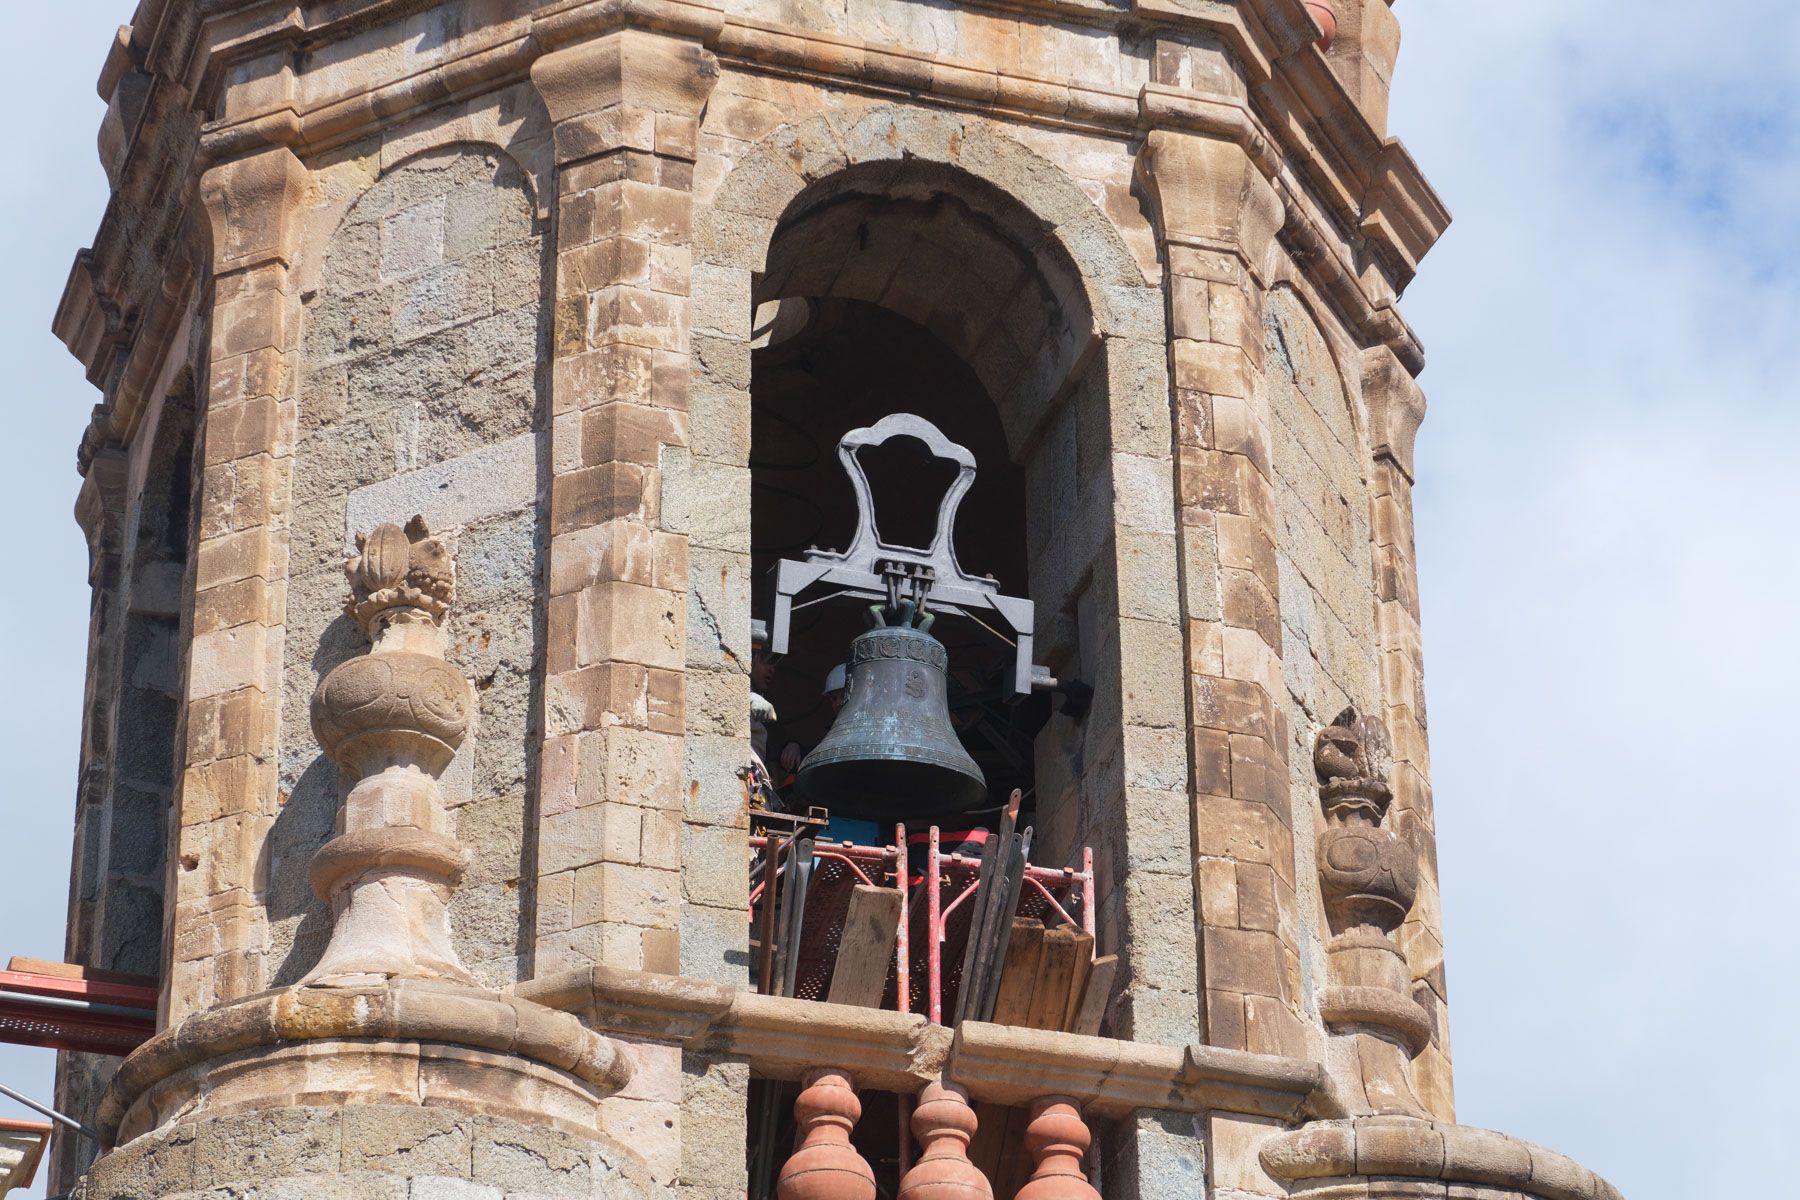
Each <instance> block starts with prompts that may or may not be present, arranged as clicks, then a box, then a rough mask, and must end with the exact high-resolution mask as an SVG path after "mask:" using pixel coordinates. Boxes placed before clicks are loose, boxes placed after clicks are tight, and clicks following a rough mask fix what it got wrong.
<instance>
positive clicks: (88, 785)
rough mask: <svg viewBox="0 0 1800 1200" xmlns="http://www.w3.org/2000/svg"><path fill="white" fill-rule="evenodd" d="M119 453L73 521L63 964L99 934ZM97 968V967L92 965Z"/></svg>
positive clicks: (120, 508)
mask: <svg viewBox="0 0 1800 1200" xmlns="http://www.w3.org/2000/svg"><path fill="white" fill-rule="evenodd" d="M126 473H127V464H126V460H125V452H124V451H123V450H121V449H119V448H117V447H112V448H109V449H106V450H103V451H101V452H100V453H98V454H96V455H94V456H93V457H92V458H91V459H89V460H88V462H87V465H86V471H85V474H86V478H84V479H83V480H82V484H81V493H80V495H79V496H78V497H77V498H76V501H75V517H76V520H78V521H79V522H80V523H81V529H82V532H83V533H84V534H86V535H87V544H88V587H89V589H90V590H91V596H90V599H89V601H88V647H87V692H86V695H85V696H84V697H83V701H84V703H83V705H82V718H81V776H80V778H79V779H78V780H77V781H76V790H75V847H74V854H73V858H74V862H75V877H74V879H73V880H72V881H71V883H70V888H69V930H68V941H67V943H66V946H65V950H64V952H65V953H66V954H67V955H68V960H69V961H70V962H78V963H85V962H88V961H90V956H91V954H92V953H93V951H94V944H95V939H96V935H97V933H98V931H99V922H98V920H97V917H98V912H99V905H100V903H101V895H100V893H101V890H102V888H103V887H104V884H105V879H106V854H105V851H106V838H107V833H106V806H107V798H108V797H109V796H110V794H111V790H112V789H111V786H110V779H111V775H112V758H113V723H114V718H115V716H116V712H115V709H114V705H113V700H114V698H115V697H116V696H117V695H118V691H119V660H120V658H121V656H122V654H123V650H124V641H125V639H124V636H123V629H124V624H125V610H126V596H125V582H124V569H123V566H124V551H125V525H126V511H125V508H126V495H125V485H126ZM95 965H98V964H95Z"/></svg>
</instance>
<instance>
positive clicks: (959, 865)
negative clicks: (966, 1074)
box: [749, 824, 1094, 1025]
mask: <svg viewBox="0 0 1800 1200" xmlns="http://www.w3.org/2000/svg"><path fill="white" fill-rule="evenodd" d="M926 838H927V840H926V855H925V868H924V870H923V871H922V872H921V873H920V876H919V878H918V879H917V880H913V879H910V878H909V876H910V875H911V872H910V871H909V870H908V869H907V864H906V857H905V854H904V852H903V851H902V850H901V847H903V846H905V845H906V844H907V843H906V827H905V826H904V825H903V824H902V825H896V826H895V827H894V844H893V845H890V846H864V845H859V844H857V843H854V842H834V841H828V840H826V839H823V838H815V840H814V842H813V857H814V859H815V861H832V862H837V863H841V864H843V866H844V867H845V868H846V869H847V870H848V871H849V872H850V874H851V875H852V876H853V878H854V879H855V880H856V881H857V882H859V883H863V884H868V885H870V886H873V887H891V888H896V889H898V890H899V892H900V896H901V899H900V907H901V911H902V912H903V913H905V914H906V918H905V919H904V920H902V921H900V922H899V929H898V930H897V932H896V934H895V945H894V970H895V977H896V983H897V987H896V989H895V1007H896V1010H897V1011H899V1012H903V1013H904V1012H911V1011H912V989H911V986H910V984H911V973H912V956H913V947H912V945H911V940H912V929H911V927H912V925H913V921H914V919H915V918H916V917H917V915H918V908H919V906H920V905H921V904H922V905H923V906H924V908H925V924H924V929H925V941H926V945H925V964H924V965H925V986H924V999H925V1004H924V1008H923V1011H924V1013H925V1016H926V1017H927V1019H929V1020H930V1021H931V1022H932V1023H933V1024H935V1025H942V1024H943V1023H944V983H945V969H944V943H945V931H946V929H947V928H948V925H949V922H950V920H951V918H952V917H953V916H954V915H955V914H956V913H957V911H958V910H959V909H961V908H962V907H963V906H964V905H967V904H970V903H972V901H973V898H974V896H975V892H976V889H977V888H978V887H979V886H980V882H981V860H980V859H979V858H976V857H974V856H972V855H968V854H961V853H945V852H944V849H943V834H942V831H941V829H940V827H939V826H936V825H933V826H931V827H930V829H929V830H927V831H926ZM794 841H795V839H794V838H793V837H788V836H775V835H763V834H753V835H752V836H751V838H750V848H751V852H752V854H761V855H763V856H764V858H765V861H766V858H767V855H768V854H769V852H770V847H771V846H773V847H774V849H775V853H776V854H777V855H778V856H780V857H779V858H778V861H777V865H776V868H775V876H776V877H779V876H781V875H782V874H784V873H785V872H786V871H787V863H788V862H789V861H791V859H790V856H789V854H788V851H789V850H790V849H791V847H792V845H793V842H794ZM767 876H768V873H767V871H766V870H765V878H764V879H763V880H761V881H757V882H754V883H753V886H752V887H751V889H750V898H749V912H750V917H751V920H752V921H754V920H755V918H756V912H757V906H758V903H759V901H760V899H761V897H762V895H763V892H764V889H765V888H766V887H767V886H768V877H767ZM932 880H935V881H936V886H935V887H934V886H930V885H929V883H930V881H932ZM1071 909H1074V910H1076V912H1071V911H1070V910H1071ZM1019 911H1020V912H1021V913H1024V912H1026V911H1033V912H1036V913H1037V914H1039V915H1040V916H1041V917H1042V918H1043V919H1044V920H1045V922H1046V923H1051V922H1053V921H1056V922H1061V923H1062V924H1065V925H1069V926H1072V927H1075V928H1079V929H1081V930H1082V931H1083V932H1085V933H1086V934H1088V936H1090V937H1092V936H1093V934H1094V851H1093V849H1092V847H1086V846H1084V847H1083V848H1082V851H1081V865H1080V866H1079V867H1041V866H1034V865H1031V864H1029V863H1028V864H1026V867H1025V878H1024V881H1023V891H1022V893H1021V897H1020V901H1019Z"/></svg>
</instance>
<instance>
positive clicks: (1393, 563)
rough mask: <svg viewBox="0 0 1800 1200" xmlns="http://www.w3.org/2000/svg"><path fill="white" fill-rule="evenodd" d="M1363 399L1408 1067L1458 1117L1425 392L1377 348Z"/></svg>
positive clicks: (1431, 1098)
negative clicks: (1408, 872)
mask: <svg viewBox="0 0 1800 1200" xmlns="http://www.w3.org/2000/svg"><path fill="white" fill-rule="evenodd" d="M1363 400H1364V403H1365V404H1366V405H1367V407H1368V412H1369V424H1370V429H1371V440H1372V441H1373V443H1374V447H1373V448H1374V463H1373V470H1372V474H1371V477H1370V482H1371V485H1372V486H1371V494H1372V496H1373V499H1374V505H1373V526H1374V532H1375V547H1374V549H1375V588H1376V596H1377V599H1378V603H1379V607H1378V609H1377V622H1378V628H1379V630H1380V634H1381V678H1382V695H1383V696H1384V697H1385V698H1386V701H1387V709H1386V712H1385V713H1383V717H1384V722H1385V724H1386V726H1387V729H1388V732H1389V734H1390V735H1391V737H1392V738H1393V748H1394V762H1393V777H1392V780H1391V784H1392V787H1393V792H1394V804H1393V810H1392V816H1391V817H1390V818H1389V820H1390V821H1391V822H1392V824H1393V826H1394V828H1395V829H1396V831H1398V832H1399V833H1400V834H1402V835H1403V836H1405V837H1406V838H1407V839H1408V840H1409V841H1410V842H1411V843H1412V845H1413V846H1414V847H1415V848H1416V849H1417V850H1418V854H1419V892H1418V899H1417V900H1416V901H1415V902H1414V904H1413V907H1412V910H1411V911H1410V912H1409V913H1407V915H1406V920H1405V922H1404V923H1403V924H1402V925H1401V926H1400V930H1399V935H1398V936H1399V942H1400V948H1401V950H1402V951H1403V952H1404V953H1405V955H1406V960H1407V964H1408V966H1409V967H1410V968H1411V972H1412V979H1413V983H1412V988H1411V992H1412V999H1413V1000H1415V1001H1417V1002H1418V1003H1419V1004H1420V1005H1421V1006H1422V1007H1423V1008H1424V1009H1425V1011H1426V1012H1427V1014H1429V1015H1430V1017H1431V1042H1430V1044H1429V1045H1427V1046H1426V1047H1425V1048H1424V1050H1423V1051H1421V1052H1420V1054H1419V1056H1418V1057H1417V1058H1416V1059H1415V1060H1414V1062H1413V1083H1414V1086H1415V1088H1416V1089H1417V1092H1418V1096H1419V1099H1420V1101H1421V1102H1422V1103H1423V1104H1424V1106H1425V1108H1426V1111H1428V1112H1429V1113H1430V1114H1431V1115H1432V1116H1433V1117H1435V1118H1437V1119H1439V1120H1445V1121H1448V1120H1451V1119H1453V1118H1454V1117H1455V1114H1456V1104H1455V1094H1454V1090H1453V1088H1452V1086H1451V1076H1450V1014H1449V992H1448V991H1447V989H1446V986H1445V982H1444V919H1443V911H1442V907H1441V905H1440V902H1439V891H1438V871H1437V820H1436V817H1435V815H1434V811H1433V807H1432V796H1431V760H1430V746H1429V742H1428V737H1427V731H1426V716H1425V682H1424V679H1425V675H1424V672H1425V664H1424V650H1423V644H1424V643H1423V637H1422V635H1421V633H1420V630H1419V572H1418V556H1417V553H1416V551H1415V550H1414V547H1413V503H1412V490H1413V439H1414V436H1415V435H1416V434H1417V432H1418V429H1419V425H1420V423H1421V422H1422V421H1423V420H1424V417H1425V396H1424V393H1423V392H1421V391H1420V390H1419V384H1418V381H1417V380H1415V379H1414V378H1413V376H1412V373H1411V372H1410V371H1408V370H1407V369H1406V368H1405V367H1404V366H1402V365H1401V363H1400V362H1399V361H1398V360H1397V359H1396V358H1395V357H1394V354H1393V352H1392V351H1391V350H1388V349H1387V348H1386V347H1384V346H1378V347H1376V348H1374V349H1372V350H1369V351H1367V352H1365V353H1364V355H1363Z"/></svg>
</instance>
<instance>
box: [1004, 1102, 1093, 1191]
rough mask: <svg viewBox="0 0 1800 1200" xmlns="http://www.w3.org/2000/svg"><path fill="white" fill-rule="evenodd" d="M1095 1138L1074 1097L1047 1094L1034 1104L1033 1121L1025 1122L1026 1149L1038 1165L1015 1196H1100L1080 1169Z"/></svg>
mask: <svg viewBox="0 0 1800 1200" xmlns="http://www.w3.org/2000/svg"><path fill="white" fill-rule="evenodd" d="M1093 1140H1094V1139H1093V1135H1092V1134H1090V1133H1089V1132H1088V1127H1087V1122H1085V1121H1083V1120H1082V1119H1081V1109H1080V1108H1078V1107H1076V1104H1075V1102H1074V1101H1073V1100H1070V1099H1068V1098H1067V1097H1066V1096H1046V1097H1045V1098H1044V1099H1042V1100H1039V1101H1038V1102H1037V1103H1036V1104H1033V1105H1032V1106H1031V1123H1030V1124H1029V1125H1027V1126H1025V1149H1026V1150H1028V1151H1030V1153H1031V1157H1032V1159H1033V1160H1035V1161H1036V1163H1037V1169H1036V1170H1035V1171H1033V1172H1032V1173H1031V1178H1030V1179H1029V1180H1027V1181H1026V1183H1025V1186H1024V1187H1022V1188H1020V1189H1019V1194H1018V1196H1017V1197H1015V1200H1100V1193H1099V1192H1097V1191H1095V1190H1094V1187H1093V1185H1092V1184H1090V1183H1089V1182H1088V1180H1087V1173H1086V1172H1085V1171H1083V1170H1082V1169H1081V1160H1082V1158H1083V1157H1084V1156H1086V1154H1087V1149H1088V1145H1089V1143H1091V1142H1092V1141H1093Z"/></svg>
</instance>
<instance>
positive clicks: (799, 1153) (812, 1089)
mask: <svg viewBox="0 0 1800 1200" xmlns="http://www.w3.org/2000/svg"><path fill="white" fill-rule="evenodd" d="M861 1116H862V1101H860V1100H858V1099H857V1098H856V1085H855V1084H854V1083H853V1082H851V1079H850V1076H848V1075H846V1074H845V1073H844V1072H842V1071H832V1070H821V1071H813V1072H812V1073H811V1074H809V1075H807V1077H806V1078H805V1080H803V1081H802V1087H801V1089H800V1098H799V1099H797V1100H795V1101H794V1121H795V1122H796V1123H797V1124H798V1125H799V1127H800V1146H799V1148H798V1149H796V1150H795V1151H794V1153H793V1155H792V1156H791V1157H789V1159H788V1160H787V1163H786V1165H784V1166H783V1167H782V1168H781V1175H780V1177H779V1179H778V1180H777V1182H776V1185H775V1195H776V1196H777V1197H778V1200H875V1172H874V1171H873V1170H871V1169H870V1167H869V1164H868V1161H867V1160H866V1159H864V1158H863V1156H862V1155H861V1154H860V1153H858V1152H857V1149H856V1147H855V1146H852V1145H851V1144H850V1131H851V1130H852V1129H855V1128H856V1122H857V1120H858V1119H859V1118H860V1117H861Z"/></svg>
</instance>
